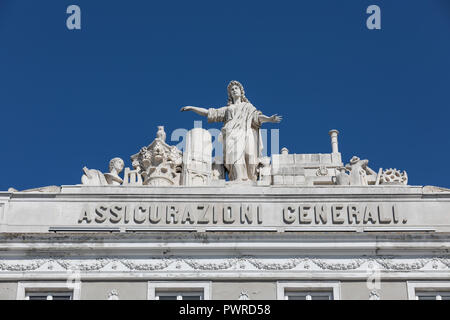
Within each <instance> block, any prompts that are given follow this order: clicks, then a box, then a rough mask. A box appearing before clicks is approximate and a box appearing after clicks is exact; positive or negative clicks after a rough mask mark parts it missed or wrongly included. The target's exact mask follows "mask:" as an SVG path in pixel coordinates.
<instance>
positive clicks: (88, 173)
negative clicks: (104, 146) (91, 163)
mask: <svg viewBox="0 0 450 320" xmlns="http://www.w3.org/2000/svg"><path fill="white" fill-rule="evenodd" d="M83 173H84V174H83V176H82V177H81V183H82V184H83V185H87V186H105V185H107V184H108V182H106V179H105V176H104V175H103V173H102V172H100V171H99V170H97V169H88V168H86V167H84V168H83Z"/></svg>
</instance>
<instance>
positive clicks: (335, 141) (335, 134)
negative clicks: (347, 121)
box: [328, 129, 339, 153]
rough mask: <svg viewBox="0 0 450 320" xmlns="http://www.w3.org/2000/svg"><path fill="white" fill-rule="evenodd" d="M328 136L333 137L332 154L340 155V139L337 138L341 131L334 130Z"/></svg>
mask: <svg viewBox="0 0 450 320" xmlns="http://www.w3.org/2000/svg"><path fill="white" fill-rule="evenodd" d="M328 134H329V135H330V137H331V150H332V153H338V152H339V149H338V138H337V137H338V134H339V131H337V130H335V129H333V130H330V132H328Z"/></svg>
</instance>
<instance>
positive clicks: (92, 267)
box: [0, 256, 450, 272]
mask: <svg viewBox="0 0 450 320" xmlns="http://www.w3.org/2000/svg"><path fill="white" fill-rule="evenodd" d="M222 260H224V261H221V262H206V263H202V262H201V261H199V259H195V258H178V257H171V258H164V259H146V261H145V262H139V261H138V260H135V261H131V260H129V259H118V258H99V259H95V260H88V261H74V260H68V259H65V258H52V259H38V260H31V261H29V262H26V261H24V262H21V263H8V262H5V260H3V261H2V262H0V271H12V272H24V271H35V270H37V269H39V268H40V267H42V266H43V265H44V264H46V263H49V264H52V263H53V264H58V265H60V266H61V267H62V268H63V269H64V270H68V271H84V272H89V271H100V270H101V269H103V268H104V267H106V266H107V265H109V264H112V269H113V270H115V269H117V265H118V264H121V265H123V266H124V267H125V268H127V269H128V271H162V270H165V269H167V268H168V267H169V266H170V265H172V264H174V263H175V264H176V268H177V269H180V268H181V264H182V263H185V264H186V265H188V266H189V267H191V268H192V269H193V270H200V271H220V270H233V268H237V267H238V268H240V269H248V267H247V266H246V263H248V264H250V265H252V266H254V267H255V268H256V269H258V270H274V271H283V270H292V269H294V268H296V267H297V266H299V265H301V264H302V263H303V269H304V270H308V269H310V268H311V266H310V265H311V264H314V265H316V266H317V267H319V268H320V269H321V270H328V271H347V270H356V269H358V268H360V267H361V266H362V265H363V264H364V263H366V262H367V263H368V264H369V265H368V267H369V268H372V267H373V264H374V263H377V264H378V265H379V266H380V267H381V268H382V270H385V271H416V270H420V269H422V268H424V267H425V265H426V264H428V263H432V267H433V269H437V268H438V264H437V263H438V262H440V263H442V265H444V266H445V267H444V268H445V269H449V268H450V257H442V256H441V257H432V258H423V259H415V260H413V261H411V262H396V261H395V258H394V257H366V258H357V259H354V260H352V261H350V262H348V263H339V262H336V263H335V262H326V261H324V260H323V259H317V258H313V257H295V258H291V259H287V260H286V262H266V261H263V260H261V259H256V258H254V257H239V258H228V259H222ZM49 269H50V268H49Z"/></svg>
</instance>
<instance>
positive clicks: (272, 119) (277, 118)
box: [258, 114, 283, 123]
mask: <svg viewBox="0 0 450 320" xmlns="http://www.w3.org/2000/svg"><path fill="white" fill-rule="evenodd" d="M258 119H259V121H260V122H261V123H264V122H273V123H279V122H281V120H283V117H282V116H279V115H277V114H274V115H273V116H270V117H268V116H265V115H263V114H260V115H259V116H258Z"/></svg>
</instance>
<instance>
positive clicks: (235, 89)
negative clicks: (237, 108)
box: [227, 80, 249, 105]
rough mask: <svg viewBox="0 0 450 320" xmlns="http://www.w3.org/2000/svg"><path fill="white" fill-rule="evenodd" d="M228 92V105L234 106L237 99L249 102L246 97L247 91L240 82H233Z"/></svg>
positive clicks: (229, 85)
mask: <svg viewBox="0 0 450 320" xmlns="http://www.w3.org/2000/svg"><path fill="white" fill-rule="evenodd" d="M227 92H228V104H227V105H230V104H233V103H234V101H235V100H236V99H237V98H239V97H240V98H241V101H242V102H249V101H248V100H247V98H246V97H245V90H244V87H243V86H242V84H241V83H240V82H239V81H236V80H233V81H230V83H229V84H228V87H227Z"/></svg>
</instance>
